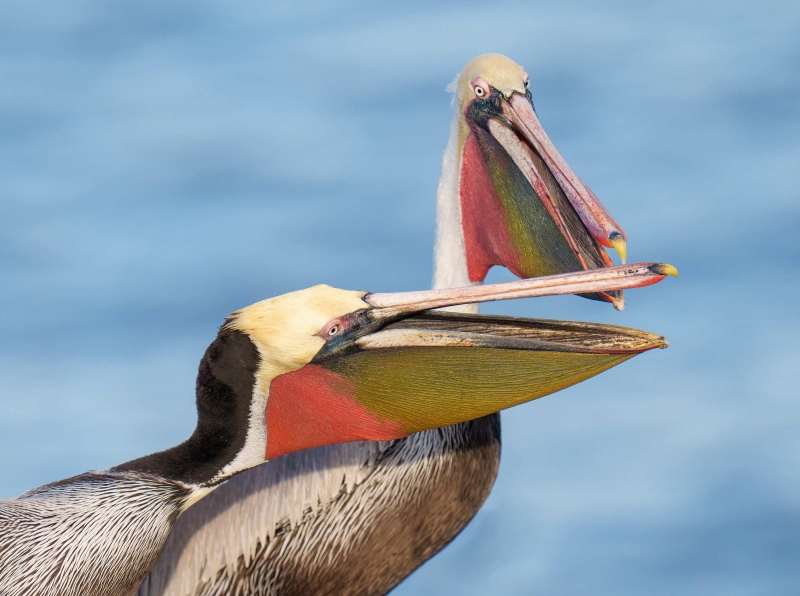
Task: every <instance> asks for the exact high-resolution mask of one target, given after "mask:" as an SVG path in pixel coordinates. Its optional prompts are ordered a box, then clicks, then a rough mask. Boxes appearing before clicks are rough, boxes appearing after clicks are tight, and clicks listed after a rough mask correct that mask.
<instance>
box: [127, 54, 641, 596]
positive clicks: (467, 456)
mask: <svg viewBox="0 0 800 596" xmlns="http://www.w3.org/2000/svg"><path fill="white" fill-rule="evenodd" d="M452 90H453V92H454V93H455V101H454V108H455V110H454V117H453V122H452V126H451V133H450V139H449V142H448V145H447V149H446V151H445V154H444V158H443V163H442V175H441V179H440V182H439V190H438V197H437V232H436V249H435V255H434V259H435V277H434V287H437V288H446V287H458V286H467V285H470V284H475V283H478V282H481V281H482V280H483V278H484V277H485V275H486V273H487V271H488V269H489V268H490V267H491V266H492V265H503V266H506V267H508V268H509V269H510V270H511V271H512V272H514V273H515V274H516V275H518V276H520V277H534V276H541V275H549V274H554V273H560V272H565V271H576V270H580V269H590V268H596V267H604V266H608V265H610V264H611V261H610V260H609V258H608V256H607V255H606V253H605V251H604V250H603V248H602V247H603V246H606V247H613V248H615V249H616V250H617V251H618V252H619V253H620V256H621V257H622V259H623V262H624V259H625V252H626V244H625V235H624V232H623V231H622V228H621V227H620V226H619V225H618V224H617V223H616V222H614V220H613V219H612V218H611V216H610V215H609V214H608V213H607V211H606V210H605V208H604V207H603V206H602V205H601V204H600V202H599V201H598V200H597V198H596V197H595V196H594V194H593V193H592V192H591V190H590V189H589V188H588V187H587V186H586V185H585V184H583V182H582V181H581V180H580V179H579V178H578V177H577V176H576V175H575V173H574V172H573V171H572V170H571V169H570V167H569V166H568V165H567V164H566V162H565V161H564V159H563V157H562V156H561V155H560V153H559V152H558V150H557V149H556V148H555V147H554V146H553V144H552V143H551V141H550V140H549V138H548V137H547V135H546V134H545V132H544V130H543V129H542V127H541V125H540V124H539V120H538V118H537V116H536V113H535V112H534V110H533V105H532V103H531V93H530V90H529V78H528V75H527V73H526V72H525V71H524V69H523V68H522V67H521V66H519V65H517V64H515V63H514V62H512V61H511V60H509V59H508V58H505V57H503V56H498V55H485V56H479V57H478V58H476V59H474V60H472V61H471V62H470V63H469V64H467V66H466V67H465V69H464V71H463V72H462V73H461V74H460V75H459V76H458V78H457V79H456V81H454V84H453V88H452ZM585 295H586V296H587V297H590V298H595V299H601V300H606V301H609V302H611V303H612V304H614V306H615V307H616V308H618V309H621V308H622V307H623V305H624V301H623V298H622V293H621V292H616V291H608V292H600V293H594V294H585ZM465 310H467V311H472V312H475V310H476V309H470V308H467V309H465ZM499 458H500V427H499V417H498V416H497V415H492V416H489V417H486V418H482V419H480V420H474V421H470V422H466V423H464V424H459V425H456V426H451V427H448V428H446V429H439V430H436V431H431V432H426V433H420V434H417V435H414V436H412V437H410V438H408V439H404V440H399V441H392V442H386V443H375V442H363V443H352V444H347V445H334V446H330V447H325V448H321V449H316V450H313V451H306V452H302V453H295V454H292V455H290V456H287V457H283V458H280V459H279V460H275V461H272V462H270V463H268V464H266V465H263V466H259V467H258V468H255V469H253V470H250V471H248V472H247V473H245V474H242V475H241V476H238V477H236V478H234V479H232V480H231V481H230V482H228V483H227V484H226V486H224V487H222V488H221V489H220V490H219V491H217V492H215V493H214V494H213V495H212V496H210V497H209V498H208V499H204V500H203V501H202V502H201V503H199V504H198V505H197V506H196V507H193V508H192V510H191V511H189V512H187V514H186V515H184V516H182V517H181V519H180V520H178V523H177V525H176V527H175V530H174V531H173V533H172V535H171V536H170V538H169V540H168V541H167V544H166V546H165V549H164V552H163V554H162V556H161V557H160V559H159V561H158V563H157V565H156V567H155V568H154V570H153V573H152V574H151V576H150V577H149V578H148V580H147V582H146V583H145V584H144V586H143V587H142V590H141V596H155V595H158V596H163V595H169V596H184V595H185V594H228V593H232V594H312V593H313V594H327V593H331V594H333V593H335V594H383V593H385V592H387V591H388V590H389V589H391V588H392V587H393V586H395V585H396V584H397V583H398V582H400V581H401V580H402V579H403V578H404V577H406V576H407V575H408V574H410V573H411V572H412V571H413V570H414V569H416V568H417V567H418V566H419V565H421V564H422V563H423V562H424V561H426V560H427V559H428V558H430V557H431V556H433V555H434V554H436V553H437V552H438V551H439V550H440V549H441V548H442V547H444V546H445V545H446V544H447V543H448V542H449V541H450V540H452V538H453V537H454V536H455V535H456V534H457V533H458V532H459V531H460V530H461V529H462V528H463V527H464V526H465V525H466V524H467V522H468V521H469V520H470V519H471V518H472V517H473V515H474V514H475V513H476V512H477V510H478V509H479V507H480V506H481V504H482V503H483V501H484V500H485V498H486V496H487V495H488V494H489V490H490V489H491V486H492V484H493V482H494V478H495V476H496V473H497V469H498V465H499Z"/></svg>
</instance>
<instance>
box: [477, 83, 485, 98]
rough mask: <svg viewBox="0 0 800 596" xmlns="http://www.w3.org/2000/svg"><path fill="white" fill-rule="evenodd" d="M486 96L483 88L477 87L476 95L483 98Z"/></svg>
mask: <svg viewBox="0 0 800 596" xmlns="http://www.w3.org/2000/svg"><path fill="white" fill-rule="evenodd" d="M484 94H485V92H484V90H483V87H481V86H480V85H475V95H477V96H478V97H483V96H484Z"/></svg>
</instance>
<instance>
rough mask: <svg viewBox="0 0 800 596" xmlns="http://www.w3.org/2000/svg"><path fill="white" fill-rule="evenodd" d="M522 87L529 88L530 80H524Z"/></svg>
mask: <svg viewBox="0 0 800 596" xmlns="http://www.w3.org/2000/svg"><path fill="white" fill-rule="evenodd" d="M524 85H525V88H526V89H527V88H528V87H530V86H531V80H530V79H525V82H524Z"/></svg>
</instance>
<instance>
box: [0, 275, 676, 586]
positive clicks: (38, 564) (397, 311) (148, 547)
mask: <svg viewBox="0 0 800 596" xmlns="http://www.w3.org/2000/svg"><path fill="white" fill-rule="evenodd" d="M664 271H665V270H664V269H663V266H659V265H654V264H648V265H643V266H641V267H639V268H638V269H637V270H633V269H631V268H625V269H619V270H603V271H598V272H588V273H585V274H578V275H575V274H571V275H567V276H566V277H564V276H561V277H558V276H556V277H553V278H549V279H544V280H542V279H535V280H528V281H527V282H517V283H511V284H508V283H506V284H496V285H495V286H485V287H483V288H477V289H476V288H462V289H456V290H451V291H447V292H432V291H428V292H408V293H401V294H370V293H366V292H357V291H348V290H338V289H335V288H331V287H329V286H315V287H313V288H309V289H307V290H300V291H297V292H292V293H290V294H286V295H283V296H278V297H276V298H271V299H268V300H264V301H262V302H259V303H256V304H254V305H252V306H249V307H247V308H244V309H242V310H240V311H237V312H235V313H234V314H233V315H232V316H231V318H230V319H229V320H228V321H227V322H226V323H225V325H223V326H222V328H221V329H220V330H219V333H218V335H217V338H216V339H215V340H214V341H213V342H212V344H211V345H210V346H209V347H208V349H207V350H206V352H205V355H204V356H203V359H202V360H201V363H200V368H199V371H198V376H197V388H196V393H197V413H198V421H197V427H196V429H195V431H194V433H193V434H192V436H191V437H189V439H187V440H186V441H185V442H183V443H181V444H180V445H178V446H176V447H173V448H171V449H168V450H166V451H162V452H159V453H155V454H153V455H148V456H146V457H142V458H139V459H136V460H133V461H130V462H127V463H125V464H121V465H119V466H116V467H114V468H111V469H109V470H106V471H101V472H90V473H86V474H82V475H80V476H76V477H74V478H69V479H66V480H62V481H60V482H55V483H52V484H49V485H46V486H43V487H40V488H37V489H34V490H31V491H29V492H27V493H25V494H23V495H21V496H19V497H17V498H15V499H9V500H5V501H0V594H3V595H4V596H16V595H20V596H21V595H26V596H31V595H50V594H52V595H54V596H55V595H58V596H71V595H74V596H105V595H109V596H111V595H113V596H120V595H124V594H132V593H135V591H136V590H137V588H138V587H139V585H140V584H141V582H142V581H143V580H144V579H145V576H146V575H147V573H148V572H149V571H150V568H151V567H152V565H153V563H154V562H155V560H156V557H157V556H158V554H159V552H160V550H161V548H162V546H163V544H164V541H165V540H166V538H167V535H168V533H169V531H170V529H171V528H172V526H173V525H174V523H175V521H176V519H178V516H180V515H181V514H182V513H183V512H185V511H186V510H187V508H188V507H189V506H190V505H192V504H193V503H195V502H197V501H198V500H199V499H201V498H202V497H204V496H206V495H207V494H208V493H210V492H211V491H212V490H214V489H215V488H216V487H218V486H219V485H220V484H221V483H223V482H224V481H225V480H227V479H229V478H231V477H232V476H234V475H236V474H239V473H240V472H242V471H244V470H247V469H248V468H251V467H253V466H256V465H258V464H260V463H262V462H264V461H266V460H269V459H272V458H278V457H279V456H281V455H285V454H289V453H293V452H295V451H299V450H303V449H308V448H311V447H317V446H321V445H329V444H334V443H341V442H348V441H354V440H361V439H372V440H395V439H400V438H403V437H407V436H408V435H409V434H411V433H415V432H419V431H423V430H428V429H431V428H435V427H438V426H442V425H447V424H452V423H456V422H462V421H464V420H468V419H471V418H474V417H476V416H481V415H485V414H487V413H490V412H495V411H498V410H499V409H502V408H505V407H510V406H512V405H515V404H517V403H522V402H524V401H528V400H530V399H536V398H537V397H539V396H541V395H544V394H545V393H550V392H552V391H557V390H558V389H560V388H562V387H564V386H567V385H570V384H573V383H576V382H579V381H581V380H583V379H585V378H588V377H590V376H592V375H594V374H598V373H599V372H602V371H603V370H605V369H607V368H609V367H611V366H614V365H615V364H618V363H619V362H622V361H624V360H626V359H627V358H630V357H631V356H632V355H634V354H636V353H639V352H641V351H644V350H648V349H652V348H654V347H663V346H664V345H665V342H664V340H663V338H660V337H658V336H654V335H652V334H647V333H644V332H638V331H634V330H623V329H617V328H612V327H608V326H589V327H596V328H593V329H591V330H589V328H588V327H587V328H582V327H581V326H580V325H578V326H577V327H576V326H574V325H573V326H572V328H570V329H562V330H561V331H559V332H558V333H557V334H560V336H559V337H558V340H557V341H555V342H554V341H545V342H543V341H541V339H543V338H544V337H545V336H547V333H543V332H542V331H541V330H540V329H538V328H537V324H536V323H535V322H526V321H505V320H503V321H500V320H492V319H488V320H470V321H465V320H460V319H458V318H454V317H455V315H452V314H451V315H449V316H448V315H422V316H420V315H419V313H420V312H421V311H425V310H427V309H429V308H436V307H441V306H450V305H453V304H459V303H462V302H475V301H481V300H487V299H488V300H494V299H505V298H511V297H520V296H536V295H540V294H542V293H544V294H552V293H556V294H558V293H564V292H573V291H583V289H585V288H589V289H595V288H597V287H607V286H609V284H610V285H611V286H612V287H620V285H621V286H626V285H627V286H630V285H633V286H639V285H646V284H649V283H654V282H656V281H659V280H660V279H663V277H664ZM537 336H539V339H537ZM553 366H560V367H561V368H562V369H563V368H565V367H566V368H567V369H568V371H569V372H568V374H567V375H564V374H561V375H559V376H557V377H553V375H552V371H553ZM500 379H502V381H501V382H498V380H500ZM476 387H479V388H480V390H476ZM189 510H191V509H189ZM228 593H231V592H228Z"/></svg>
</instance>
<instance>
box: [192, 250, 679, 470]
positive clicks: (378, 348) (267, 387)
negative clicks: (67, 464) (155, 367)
mask: <svg viewBox="0 0 800 596" xmlns="http://www.w3.org/2000/svg"><path fill="white" fill-rule="evenodd" d="M673 272H674V269H673V268H671V267H670V266H668V265H658V264H652V263H650V264H641V265H630V266H625V267H616V268H610V269H603V270H596V271H587V272H579V273H572V274H565V275H555V276H550V277H544V278H537V279H532V280H522V281H517V282H508V283H503V284H492V285H483V286H472V287H467V288H456V289H452V290H428V291H421V292H403V293H393V294H375V293H368V292H361V291H350V290H340V289H337V288H332V287H330V286H324V285H321V286H314V287H312V288H308V289H305V290H299V291H297V292H292V293H289V294H285V295H282V296H278V297H276V298H270V299H268V300H264V301H261V302H258V303H256V304H253V305H251V306H248V307H247V308H243V309H241V310H239V311H237V312H235V313H233V315H232V316H231V317H230V318H229V319H228V321H227V322H226V324H225V325H223V327H222V328H221V330H220V334H219V336H218V338H217V340H216V341H215V342H214V343H213V344H212V345H211V347H209V350H208V352H207V355H206V358H205V360H206V361H208V363H209V366H210V368H211V369H212V370H213V371H216V372H214V374H215V376H216V377H217V379H221V382H222V383H226V384H229V385H232V386H243V383H245V382H244V381H242V380H241V379H249V381H247V382H248V383H250V384H251V388H250V390H249V393H250V398H249V400H248V401H249V404H250V405H249V409H248V416H247V417H246V418H247V425H248V428H247V432H246V435H247V436H246V440H245V441H244V444H243V445H242V446H241V447H242V448H241V450H240V451H239V452H238V453H237V454H236V456H235V458H234V459H233V461H231V462H230V464H228V465H227V466H226V467H225V468H224V469H223V471H222V473H221V475H219V477H218V478H222V477H227V476H229V475H230V474H232V473H235V472H236V471H239V470H241V469H244V468H247V467H252V466H253V465H256V464H258V463H260V462H262V461H264V460H266V459H270V458H272V457H276V456H279V455H283V454H286V453H290V452H293V451H298V450H300V449H307V448H310V447H316V446H319V445H325V444H332V443H341V442H347V441H356V440H363V439H369V440H390V439H397V438H402V437H405V436H407V435H408V434H410V433H412V432H417V431H421V430H427V429H431V428H436V427H440V426H445V425H448V424H453V423H456V422H463V421H466V420H471V419H474V418H478V417H480V416H483V415H486V414H490V413H493V412H497V411H499V410H501V409H504V408H508V407H511V406H513V405H516V404H519V403H522V402H525V401H529V400H532V399H535V398H537V397H541V396H542V395H546V394H548V393H552V392H554V391H558V390H559V389H562V388H564V387H567V386H569V385H572V384H574V383H577V382H579V381H582V380H584V379H587V378H589V377H591V376H593V375H596V374H598V373H600V372H602V371H603V370H606V369H608V368H610V367H612V366H614V365H616V364H618V363H620V362H622V361H624V360H627V359H628V358H630V357H632V356H633V355H635V354H638V353H640V352H643V351H646V350H650V349H652V348H656V347H666V341H665V340H664V338H662V337H660V336H656V335H653V334H650V333H645V332H642V331H636V330H633V329H625V328H622V327H614V326H608V325H593V324H588V323H565V322H558V321H535V320H529V319H514V318H503V317H481V316H480V315H464V314H455V313H424V312H423V311H426V310H428V309H431V308H441V307H445V306H452V305H456V304H467V303H475V302H484V301H489V300H504V299H507V298H521V297H532V296H543V295H553V294H567V293H587V292H598V291H608V290H611V289H619V288H630V287H640V286H643V285H649V284H652V283H655V282H657V281H660V280H661V279H663V278H664V275H667V274H672V273H673ZM243 346H247V349H244V348H243ZM243 354H257V356H256V357H255V358H252V357H251V356H245V357H243V356H242V355H243ZM237 367H239V372H238V373H237V372H236V371H237ZM220 375H222V376H221V377H220ZM201 376H202V375H201ZM199 379H200V377H199ZM198 384H200V381H198ZM218 393H219V392H218ZM240 393H241V392H240ZM198 396H200V392H198ZM199 400H200V397H198V401H199ZM198 407H200V406H198ZM243 434H244V433H243Z"/></svg>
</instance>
